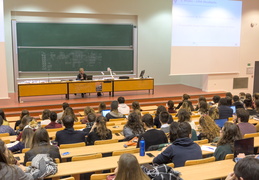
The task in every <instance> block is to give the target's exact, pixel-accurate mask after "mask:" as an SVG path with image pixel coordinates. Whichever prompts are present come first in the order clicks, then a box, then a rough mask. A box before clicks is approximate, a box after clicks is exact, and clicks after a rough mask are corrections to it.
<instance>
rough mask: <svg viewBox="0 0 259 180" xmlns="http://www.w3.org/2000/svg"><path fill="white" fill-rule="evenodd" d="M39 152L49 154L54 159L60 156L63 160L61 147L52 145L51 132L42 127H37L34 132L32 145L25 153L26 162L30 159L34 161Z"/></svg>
mask: <svg viewBox="0 0 259 180" xmlns="http://www.w3.org/2000/svg"><path fill="white" fill-rule="evenodd" d="M37 154H49V156H50V157H51V158H52V159H53V160H54V159H55V158H58V159H59V160H60V162H61V156H60V153H59V148H58V147H57V146H52V145H50V140H49V134H48V132H47V130H46V129H45V128H42V127H40V128H39V129H37V130H36V131H35V133H34V136H33V139H32V147H31V149H30V150H29V151H27V152H26V153H25V157H24V164H26V162H28V161H32V159H33V158H34V157H35V156H36V155H37Z"/></svg>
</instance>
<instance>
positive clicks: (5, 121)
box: [0, 109, 9, 126]
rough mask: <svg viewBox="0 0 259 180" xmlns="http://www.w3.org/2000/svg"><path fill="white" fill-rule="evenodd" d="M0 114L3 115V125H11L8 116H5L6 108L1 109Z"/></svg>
mask: <svg viewBox="0 0 259 180" xmlns="http://www.w3.org/2000/svg"><path fill="white" fill-rule="evenodd" d="M0 116H2V118H3V120H4V121H3V125H6V126H9V122H8V121H7V119H6V116H5V113H4V110H3V109H0Z"/></svg>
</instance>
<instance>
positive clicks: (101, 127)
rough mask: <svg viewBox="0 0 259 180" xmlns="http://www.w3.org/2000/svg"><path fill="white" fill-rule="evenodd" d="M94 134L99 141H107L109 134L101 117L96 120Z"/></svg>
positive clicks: (103, 118) (104, 120)
mask: <svg viewBox="0 0 259 180" xmlns="http://www.w3.org/2000/svg"><path fill="white" fill-rule="evenodd" d="M96 133H97V134H98V135H99V136H100V137H101V140H105V139H107V137H108V135H109V134H110V130H109V129H108V128H107V127H106V119H105V117H103V116H99V117H98V118H97V119H96Z"/></svg>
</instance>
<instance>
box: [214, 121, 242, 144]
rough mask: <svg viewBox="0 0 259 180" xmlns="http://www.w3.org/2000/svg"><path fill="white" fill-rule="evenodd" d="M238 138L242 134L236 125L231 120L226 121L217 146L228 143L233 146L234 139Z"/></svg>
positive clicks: (240, 137)
mask: <svg viewBox="0 0 259 180" xmlns="http://www.w3.org/2000/svg"><path fill="white" fill-rule="evenodd" d="M239 139H242V135H241V133H240V130H239V127H238V125H236V124H234V123H231V122H226V123H225V124H224V126H223V128H222V130H221V136H220V139H219V142H218V146H220V145H224V144H230V145H231V147H232V148H233V144H234V141H235V140H239Z"/></svg>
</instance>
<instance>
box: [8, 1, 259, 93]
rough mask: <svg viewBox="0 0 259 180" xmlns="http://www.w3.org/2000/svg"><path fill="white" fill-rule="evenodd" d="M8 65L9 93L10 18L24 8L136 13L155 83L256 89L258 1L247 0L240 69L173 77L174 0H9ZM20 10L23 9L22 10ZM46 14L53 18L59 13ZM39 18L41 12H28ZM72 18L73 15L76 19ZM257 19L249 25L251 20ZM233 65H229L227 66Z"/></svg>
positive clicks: (141, 52) (143, 57)
mask: <svg viewBox="0 0 259 180" xmlns="http://www.w3.org/2000/svg"><path fill="white" fill-rule="evenodd" d="M4 9H5V39H6V66H7V72H8V75H7V80H8V89H9V92H13V90H14V84H13V58H12V37H11V19H12V18H19V17H20V14H19V13H21V12H25V13H28V12H32V14H34V15H35V13H37V12H39V13H40V14H41V13H43V14H44V13H54V15H55V14H58V16H61V17H62V18H65V19H67V18H69V16H70V15H71V14H69V13H72V14H79V16H81V15H80V14H87V15H95V16H96V15H100V16H101V17H105V16H106V15H114V16H115V17H116V16H118V15H119V16H121V15H127V16H130V17H132V16H134V17H136V23H137V27H138V70H139V71H140V70H141V69H146V75H149V76H152V77H154V78H155V84H157V85H158V84H177V83H182V84H186V85H191V86H194V87H198V88H201V89H203V90H207V91H218V90H226V91H232V92H233V93H237V92H240V91H245V92H252V89H253V77H252V76H251V75H246V65H247V63H251V64H252V65H253V64H254V61H257V60H259V53H257V52H258V49H259V1H258V0H255V1H245V0H243V17H242V32H241V33H242V35H241V46H240V62H237V63H239V66H240V74H230V75H225V74H222V75H195V76H169V74H170V57H171V49H170V47H171V46H170V45H171V42H170V41H171V9H172V2H171V0H162V1H158V0H131V1H123V0H105V1H104V0H94V1H93V0H74V1H71V0H37V1H35V0H22V1H17V0H5V4H4ZM18 12H19V13H18ZM51 15H53V14H49V15H48V16H50V19H49V17H48V18H46V19H48V20H53V19H55V17H52V18H51ZM30 18H36V20H39V19H37V17H30ZM72 19H73V18H72ZM251 23H255V24H257V25H256V26H254V28H251V26H250V24H251ZM229 68H231V67H229ZM234 77H249V87H248V88H247V89H241V90H240V89H239V90H233V89H232V86H233V78H234Z"/></svg>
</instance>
